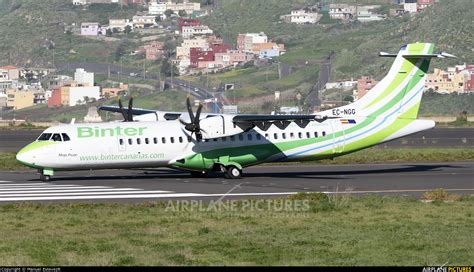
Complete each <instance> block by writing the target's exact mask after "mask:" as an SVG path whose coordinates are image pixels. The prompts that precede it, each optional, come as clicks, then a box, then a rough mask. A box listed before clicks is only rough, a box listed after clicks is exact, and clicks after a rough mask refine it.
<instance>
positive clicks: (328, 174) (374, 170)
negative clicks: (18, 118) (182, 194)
mask: <svg viewBox="0 0 474 272" xmlns="http://www.w3.org/2000/svg"><path fill="white" fill-rule="evenodd" d="M297 167H298V166H297V165H295V168H297ZM370 167H371V169H361V170H341V171H286V172H262V173H251V172H250V173H248V172H247V173H245V172H244V180H245V178H277V179H278V178H281V179H289V178H294V179H334V180H344V179H353V177H351V176H357V175H372V174H373V175H377V174H396V173H415V172H433V171H436V172H441V171H443V170H442V169H441V168H465V167H463V166H454V165H449V164H445V165H403V167H396V168H383V169H380V167H377V166H370ZM381 167H382V166H381ZM130 171H136V172H137V173H136V174H133V173H127V175H118V174H114V175H100V174H101V173H100V172H99V173H98V175H90V174H88V175H87V176H80V172H78V175H77V176H74V177H71V176H67V177H65V176H55V177H54V181H92V180H102V181H106V180H110V181H112V180H113V181H117V180H152V179H156V181H159V179H160V178H161V179H191V180H200V181H203V180H204V181H205V180H213V179H223V175H222V173H210V174H209V175H208V177H206V178H193V177H191V176H190V175H189V173H188V172H185V171H180V170H174V169H132V170H130ZM37 180H38V179H31V181H37Z"/></svg>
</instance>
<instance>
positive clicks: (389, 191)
mask: <svg viewBox="0 0 474 272" xmlns="http://www.w3.org/2000/svg"><path fill="white" fill-rule="evenodd" d="M436 189H437V188H431V189H414V190H410V189H407V190H375V191H339V192H328V191H326V192H321V193H324V194H370V193H410V192H411V193H416V192H428V191H432V190H436ZM443 190H445V191H448V192H459V191H461V192H462V191H474V189H473V188H469V189H443Z"/></svg>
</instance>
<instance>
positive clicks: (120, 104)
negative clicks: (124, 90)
mask: <svg viewBox="0 0 474 272" xmlns="http://www.w3.org/2000/svg"><path fill="white" fill-rule="evenodd" d="M118 104H119V108H120V112H121V113H122V116H123V120H124V121H125V122H126V121H127V114H126V113H125V110H124V109H123V105H122V99H120V98H119V99H118Z"/></svg>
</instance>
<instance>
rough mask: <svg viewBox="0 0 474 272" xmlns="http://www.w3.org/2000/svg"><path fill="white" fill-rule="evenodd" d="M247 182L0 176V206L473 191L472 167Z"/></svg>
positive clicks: (310, 174)
mask: <svg viewBox="0 0 474 272" xmlns="http://www.w3.org/2000/svg"><path fill="white" fill-rule="evenodd" d="M244 174H245V177H244V178H243V179H238V180H229V179H224V178H223V177H222V175H219V174H213V175H211V176H210V177H208V178H192V177H190V175H189V174H188V173H186V172H181V171H177V170H173V169H134V170H96V171H77V172H58V173H57V175H56V176H55V177H54V179H53V181H52V182H50V183H42V182H41V181H40V180H39V176H38V174H37V173H35V172H33V171H27V172H0V204H5V203H12V202H23V201H28V202H32V201H41V202H116V203H122V202H128V203H136V202H143V201H158V200H165V199H203V200H210V199H218V198H225V199H232V198H267V197H275V196H281V195H289V194H294V193H297V192H324V193H329V194H334V193H350V194H398V195H414V196H421V195H422V194H423V193H424V192H426V191H429V190H433V189H436V188H444V189H446V190H447V191H448V192H451V193H456V194H473V193H474V162H473V161H468V162H455V163H451V162H446V163H400V164H363V165H362V164H361V165H358V164H355V165H318V164H296V165H264V166H256V167H251V168H246V169H244Z"/></svg>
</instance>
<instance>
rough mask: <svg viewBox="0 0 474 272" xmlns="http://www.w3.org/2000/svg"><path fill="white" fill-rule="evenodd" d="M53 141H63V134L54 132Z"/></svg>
mask: <svg viewBox="0 0 474 272" xmlns="http://www.w3.org/2000/svg"><path fill="white" fill-rule="evenodd" d="M51 141H55V142H62V140H61V135H60V134H59V133H54V134H53V137H51Z"/></svg>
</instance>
